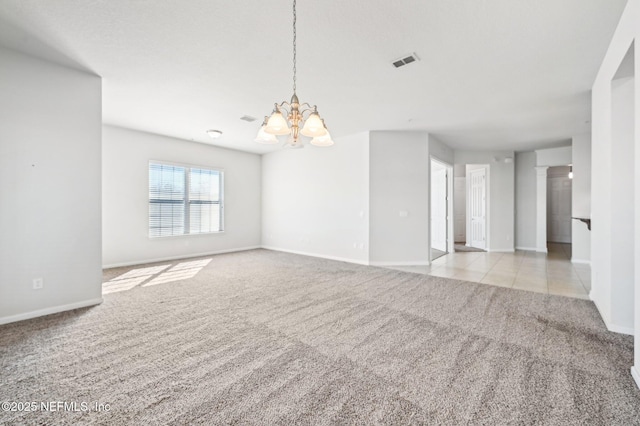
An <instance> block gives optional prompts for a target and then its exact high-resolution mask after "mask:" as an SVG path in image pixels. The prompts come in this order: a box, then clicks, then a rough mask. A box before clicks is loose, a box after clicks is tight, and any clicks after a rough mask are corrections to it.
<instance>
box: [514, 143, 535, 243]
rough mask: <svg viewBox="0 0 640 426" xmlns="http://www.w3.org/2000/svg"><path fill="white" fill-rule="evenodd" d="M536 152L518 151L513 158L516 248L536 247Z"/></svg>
mask: <svg viewBox="0 0 640 426" xmlns="http://www.w3.org/2000/svg"><path fill="white" fill-rule="evenodd" d="M535 167H536V153H535V152H532V151H529V152H518V153H516V158H515V174H516V177H515V180H516V182H515V187H516V194H515V198H516V217H515V222H516V248H517V249H519V250H535V249H536V168H535Z"/></svg>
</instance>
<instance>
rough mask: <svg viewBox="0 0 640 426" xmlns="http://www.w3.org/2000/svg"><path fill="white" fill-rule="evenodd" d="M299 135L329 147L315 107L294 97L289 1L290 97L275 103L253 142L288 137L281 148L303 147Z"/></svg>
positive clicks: (294, 47)
mask: <svg viewBox="0 0 640 426" xmlns="http://www.w3.org/2000/svg"><path fill="white" fill-rule="evenodd" d="M285 117H286V118H285ZM301 126H302V128H300V127H301ZM300 134H302V135H303V136H306V137H310V138H312V139H311V142H310V143H311V144H312V145H315V146H331V145H333V140H332V139H331V135H329V131H328V130H327V126H326V125H325V124H324V120H323V119H322V118H320V114H318V108H317V107H316V106H315V105H314V106H311V105H309V104H308V103H306V102H305V103H303V104H301V103H300V101H299V100H298V96H297V95H296V0H293V96H291V101H290V102H287V101H282V102H280V103H279V104H278V103H276V104H275V106H274V108H273V112H272V113H271V116H270V117H265V118H264V121H263V122H262V126H261V127H260V130H259V131H258V136H257V137H256V139H255V141H256V142H259V143H263V144H277V143H279V141H278V138H276V136H283V135H289V137H288V138H287V141H286V142H285V144H284V147H285V148H304V145H303V144H302V141H301V140H300V139H299V137H300Z"/></svg>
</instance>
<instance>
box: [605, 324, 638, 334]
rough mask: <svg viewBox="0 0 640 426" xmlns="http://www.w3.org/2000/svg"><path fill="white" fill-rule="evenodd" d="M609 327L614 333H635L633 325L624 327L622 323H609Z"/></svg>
mask: <svg viewBox="0 0 640 426" xmlns="http://www.w3.org/2000/svg"><path fill="white" fill-rule="evenodd" d="M605 324H606V323H605ZM607 328H608V329H609V331H613V332H614V333H620V334H628V335H629V336H633V335H634V331H633V328H632V327H622V326H620V325H615V324H607Z"/></svg>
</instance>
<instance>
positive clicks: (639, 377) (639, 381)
mask: <svg viewBox="0 0 640 426" xmlns="http://www.w3.org/2000/svg"><path fill="white" fill-rule="evenodd" d="M631 377H633V380H635V381H636V386H637V387H638V388H640V372H639V371H638V369H637V368H636V366H635V365H634V366H633V367H631Z"/></svg>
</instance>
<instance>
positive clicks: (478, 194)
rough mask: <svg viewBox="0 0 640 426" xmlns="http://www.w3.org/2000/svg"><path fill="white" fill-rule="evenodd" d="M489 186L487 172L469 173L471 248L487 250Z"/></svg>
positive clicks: (477, 170)
mask: <svg viewBox="0 0 640 426" xmlns="http://www.w3.org/2000/svg"><path fill="white" fill-rule="evenodd" d="M486 195H487V185H486V170H485V169H475V170H470V171H469V197H468V201H469V202H468V205H469V222H470V230H469V231H470V232H469V234H470V241H469V242H468V243H469V245H470V246H471V247H475V248H479V249H483V250H484V249H486V248H487V204H486Z"/></svg>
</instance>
